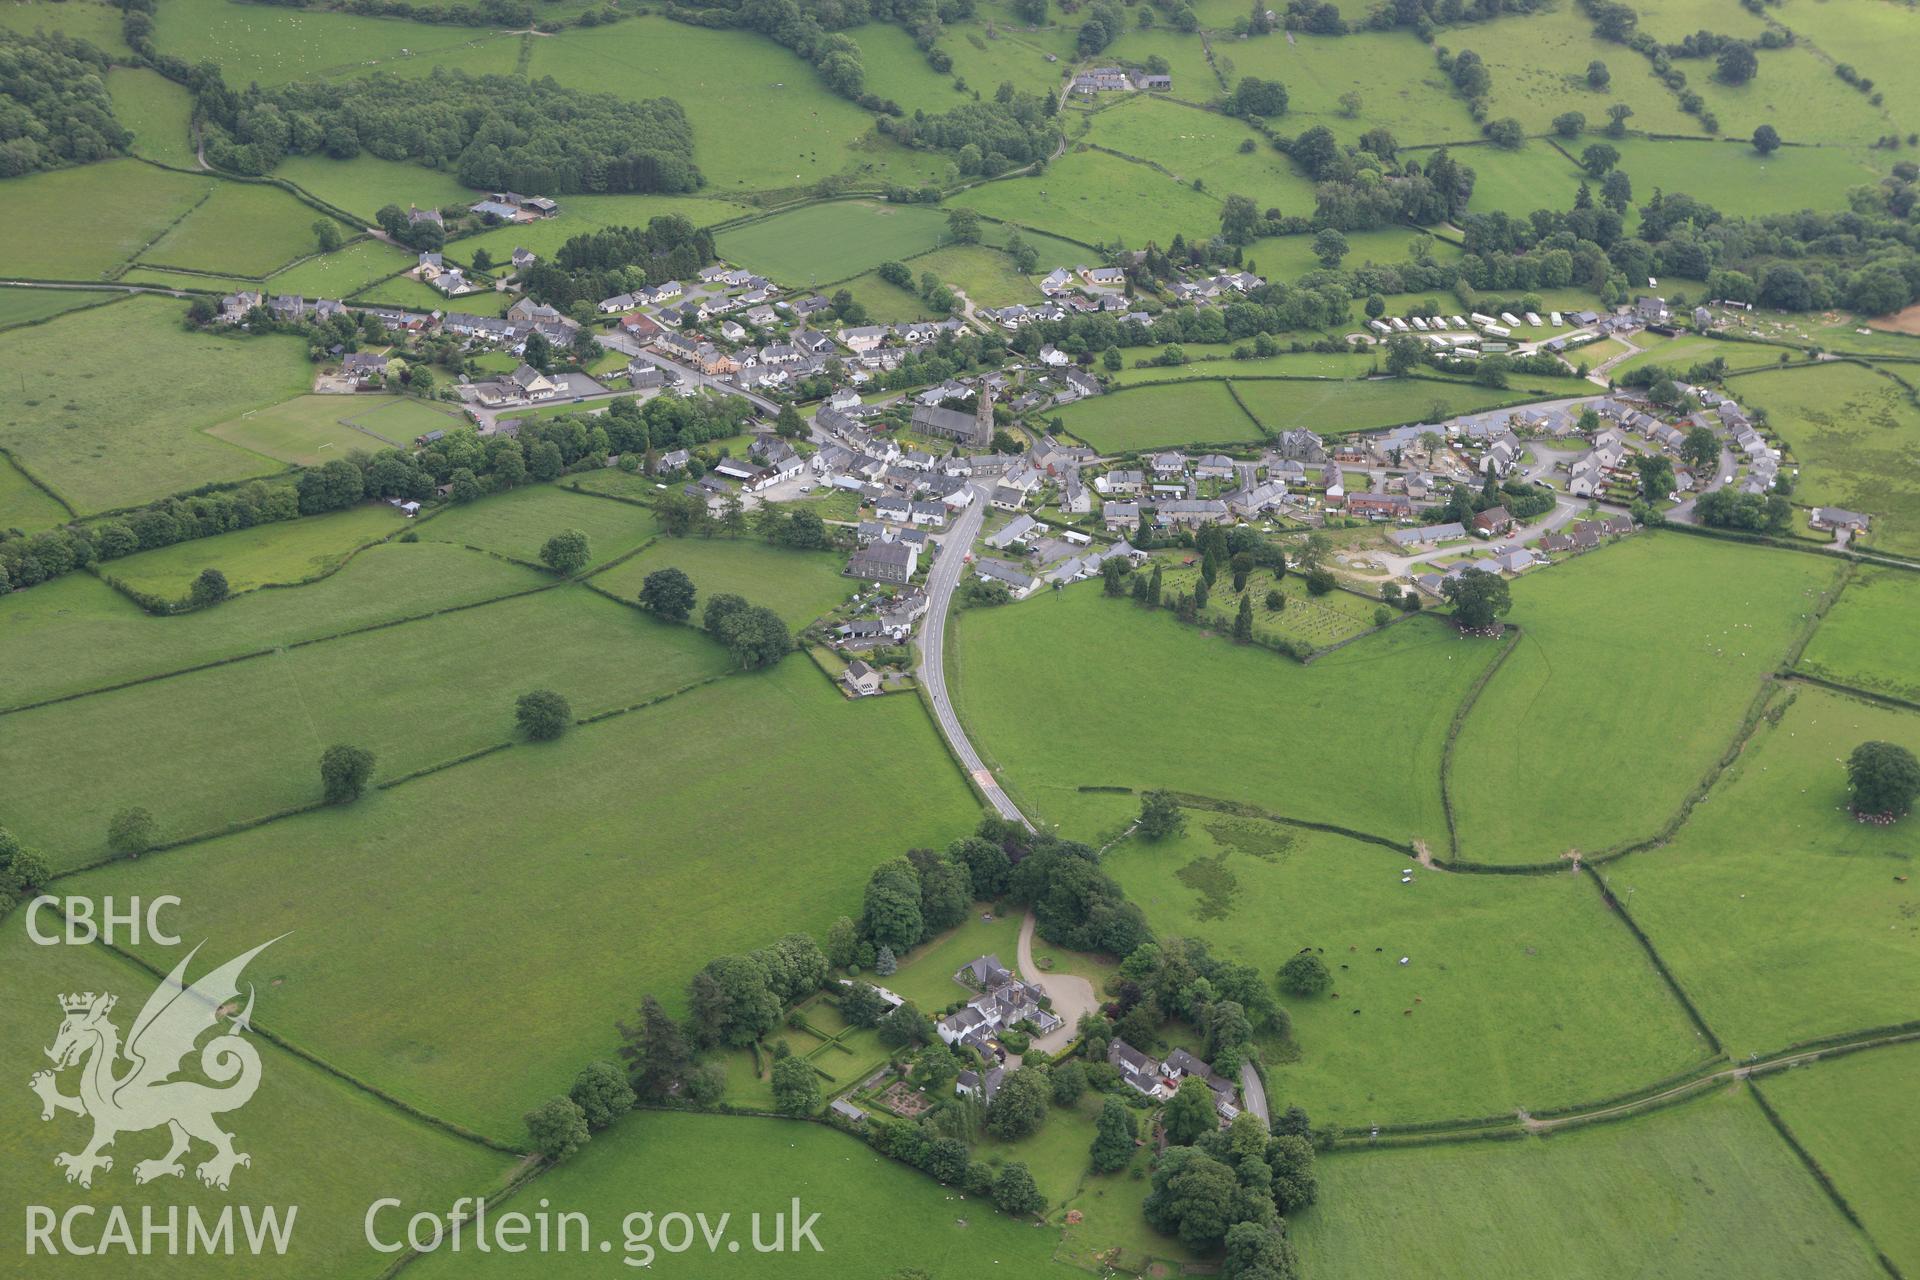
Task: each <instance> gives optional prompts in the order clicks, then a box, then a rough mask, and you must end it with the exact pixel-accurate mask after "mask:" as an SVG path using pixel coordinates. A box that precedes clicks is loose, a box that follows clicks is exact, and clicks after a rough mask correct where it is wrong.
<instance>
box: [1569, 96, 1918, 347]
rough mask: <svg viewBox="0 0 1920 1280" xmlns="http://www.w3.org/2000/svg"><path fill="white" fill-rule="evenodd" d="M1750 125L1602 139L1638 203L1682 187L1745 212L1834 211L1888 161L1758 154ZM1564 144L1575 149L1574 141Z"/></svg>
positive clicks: (1865, 155)
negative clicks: (1718, 135)
mask: <svg viewBox="0 0 1920 1280" xmlns="http://www.w3.org/2000/svg"><path fill="white" fill-rule="evenodd" d="M1834 83H1835V84H1838V83H1839V81H1837V80H1836V81H1834ZM1849 92H1851V90H1849ZM1777 127H1778V128H1779V129H1780V130H1781V136H1783V137H1785V136H1788V135H1787V132H1786V130H1787V126H1786V125H1784V124H1783V125H1778V126H1777ZM1727 132H1728V133H1729V134H1732V133H1733V131H1732V130H1731V129H1729V130H1728V131H1727ZM1752 132H1753V130H1752V128H1751V127H1749V128H1748V129H1747V130H1746V131H1745V132H1743V133H1740V134H1738V135H1736V136H1731V137H1729V138H1727V139H1726V140H1725V141H1722V142H1698V141H1692V140H1688V139H1682V138H1661V139H1653V138H1622V139H1620V140H1618V141H1614V140H1612V139H1607V140H1606V141H1607V142H1608V145H1610V146H1612V147H1613V148H1614V149H1615V150H1617V151H1619V152H1620V167H1621V168H1622V169H1624V170H1626V172H1627V176H1628V177H1630V178H1631V179H1633V192H1634V197H1635V205H1636V208H1637V206H1638V204H1639V202H1640V201H1643V200H1645V199H1646V198H1647V197H1649V196H1651V195H1652V194H1653V191H1654V188H1655V187H1658V188H1660V189H1661V190H1663V191H1684V192H1686V193H1688V194H1689V195H1692V196H1695V197H1698V198H1699V199H1701V200H1704V201H1705V202H1706V203H1708V204H1710V205H1712V206H1713V207H1714V208H1716V209H1720V210H1723V211H1729V212H1738V213H1740V214H1742V215H1745V216H1748V217H1752V216H1755V215H1759V214H1766V213H1798V212H1799V211H1800V210H1802V209H1818V210H1822V211H1826V212H1834V211H1839V210H1844V209H1846V208H1848V204H1847V191H1848V190H1849V189H1850V188H1853V187H1858V186H1862V185H1867V184H1871V183H1875V182H1878V181H1879V180H1880V178H1881V177H1882V175H1883V174H1884V173H1885V172H1886V170H1887V168H1888V167H1889V165H1890V164H1891V161H1890V160H1881V159H1876V157H1880V156H1885V155H1886V154H1887V153H1885V152H1876V151H1869V150H1867V149H1865V148H1863V147H1859V146H1820V147H1782V148H1781V149H1780V150H1778V151H1776V152H1774V153H1773V154H1772V155H1770V156H1763V155H1761V154H1760V153H1759V152H1758V151H1755V150H1754V149H1753V146H1752V144H1751V143H1750V142H1748V141H1747V138H1748V137H1749V136H1750V135H1751V134H1752ZM1569 145H1570V147H1572V150H1573V152H1574V154H1576V155H1578V154H1579V148H1578V147H1577V146H1572V144H1569ZM1635 217H1636V218H1637V217H1638V214H1637V213H1636V214H1635ZM1809 318H1810V319H1811V318H1813V317H1809Z"/></svg>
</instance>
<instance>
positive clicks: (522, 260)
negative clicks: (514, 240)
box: [513, 249, 540, 271]
mask: <svg viewBox="0 0 1920 1280" xmlns="http://www.w3.org/2000/svg"><path fill="white" fill-rule="evenodd" d="M538 261H540V256H539V255H538V254H536V253H535V252H534V251H533V250H531V249H515V250H514V251H513V269H514V270H515V271H525V270H526V269H527V268H528V267H531V266H532V265H533V264H534V263H536V262H538Z"/></svg>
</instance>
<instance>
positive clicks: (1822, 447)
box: [1727, 363, 1920, 556]
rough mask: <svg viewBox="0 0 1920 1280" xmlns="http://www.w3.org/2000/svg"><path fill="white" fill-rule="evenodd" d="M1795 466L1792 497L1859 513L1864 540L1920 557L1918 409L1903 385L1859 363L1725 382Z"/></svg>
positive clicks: (1779, 371) (1919, 430) (1875, 545)
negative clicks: (1912, 463) (1758, 414)
mask: <svg viewBox="0 0 1920 1280" xmlns="http://www.w3.org/2000/svg"><path fill="white" fill-rule="evenodd" d="M1727 390H1728V391H1729V392H1730V393H1732V394H1733V395H1734V396H1736V397H1738V398H1739V400H1740V402H1741V403H1742V404H1745V405H1747V406H1749V407H1750V408H1753V407H1757V408H1762V409H1765V410H1766V411H1767V425H1768V426H1769V427H1770V428H1771V429H1772V430H1773V431H1774V432H1775V433H1777V434H1778V435H1779V436H1780V438H1781V439H1782V440H1784V441H1785V442H1786V443H1787V445H1788V446H1789V447H1790V448H1791V449H1792V450H1793V459H1794V461H1795V462H1797V463H1799V464H1800V479H1799V483H1798V484H1797V485H1796V486H1795V487H1794V495H1793V496H1794V501H1795V502H1797V503H1801V504H1803V505H1806V506H1816V507H1818V506H1836V507H1844V508H1846V509H1847V510H1849V511H1864V512H1866V513H1868V514H1869V515H1871V516H1872V517H1873V528H1872V530H1871V531H1870V532H1869V533H1868V535H1867V536H1866V537H1865V538H1864V539H1862V545H1863V546H1867V547H1878V548H1883V549H1885V550H1887V551H1893V552H1897V553H1900V554H1903V555H1909V556H1913V555H1920V479H1915V477H1914V475H1913V471H1912V468H1911V467H1909V466H1908V465H1907V462H1908V459H1909V458H1910V457H1911V456H1912V454H1913V447H1914V446H1913V442H1914V440H1915V439H1916V438H1920V409H1916V408H1915V407H1914V403H1913V397H1912V395H1911V393H1909V392H1908V391H1907V390H1906V388H1904V387H1902V386H1901V385H1900V384H1899V383H1898V382H1895V381H1894V380H1893V379H1892V378H1890V377H1888V376H1886V375H1885V374H1881V373H1877V372H1875V371H1874V370H1872V369H1869V368H1867V367H1865V366H1863V365H1857V364H1845V363H1841V364H1821V365H1814V366H1811V367H1809V368H1800V369H1786V370H1776V371H1772V372H1767V373H1754V374H1747V375H1745V376H1743V377H1739V378H1735V379H1732V380H1730V381H1729V382H1728V383H1727Z"/></svg>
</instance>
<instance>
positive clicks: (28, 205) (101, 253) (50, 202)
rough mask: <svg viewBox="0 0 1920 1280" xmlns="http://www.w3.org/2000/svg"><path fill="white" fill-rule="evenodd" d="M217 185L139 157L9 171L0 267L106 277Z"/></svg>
mask: <svg viewBox="0 0 1920 1280" xmlns="http://www.w3.org/2000/svg"><path fill="white" fill-rule="evenodd" d="M0 8H4V6H0ZM214 186H215V183H214V181H213V179H211V178H196V177H192V176H189V175H187V174H184V173H169V172H168V171H167V170H165V169H156V168H154V167H153V166H152V165H150V164H141V163H140V162H139V161H138V160H103V161H101V162H100V163H98V164H89V165H81V166H80V167H78V168H74V169H54V170H50V171H48V172H46V173H35V174H29V175H28V176H26V177H24V178H9V179H8V180H7V219H8V225H7V234H6V235H5V236H3V237H0V273H4V274H6V275H7V276H9V277H14V276H18V277H24V278H26V279H29V280H103V279H106V278H107V277H108V276H110V275H111V274H112V273H113V269H114V268H115V267H118V266H120V265H121V264H122V263H124V262H127V261H128V260H130V259H131V258H133V257H135V256H136V255H137V254H139V253H140V252H141V250H143V249H145V248H146V247H147V246H148V245H149V244H151V243H153V241H155V240H156V239H158V238H160V236H162V235H163V234H165V233H166V231H167V229H168V228H169V227H171V226H173V224H174V223H176V222H178V221H179V220H180V219H181V218H182V217H183V216H185V215H186V214H187V213H188V212H189V211H190V210H192V209H193V208H194V207H195V206H196V205H198V204H199V203H200V201H201V200H203V199H205V198H206V197H207V196H209V195H210V194H211V193H212V190H213V188H214Z"/></svg>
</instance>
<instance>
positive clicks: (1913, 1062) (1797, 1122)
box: [1760, 1044, 1920, 1271]
mask: <svg viewBox="0 0 1920 1280" xmlns="http://www.w3.org/2000/svg"><path fill="white" fill-rule="evenodd" d="M1917 1076H1920V1045H1912V1044H1905V1045H1896V1046H1894V1047H1892V1048H1887V1049H1879V1050H1875V1051H1873V1052H1871V1053H1856V1054H1852V1055H1850V1056H1848V1057H1845V1058H1836V1059H1834V1060H1833V1061H1831V1062H1822V1063H1820V1064H1818V1066H1817V1067H1815V1068H1814V1069H1812V1070H1795V1071H1788V1072H1786V1073H1784V1074H1782V1075H1774V1076H1768V1077H1766V1078H1765V1080H1764V1081H1763V1082H1762V1084H1761V1086H1760V1087H1761V1091H1762V1092H1763V1093H1764V1094H1765V1095H1766V1098H1767V1101H1768V1102H1771V1103H1772V1104H1773V1107H1774V1110H1776V1111H1778V1112H1779V1113H1780V1118H1781V1119H1782V1120H1784V1121H1785V1122H1786V1125H1787V1128H1789V1129H1791V1130H1792V1131H1793V1136H1794V1137H1795V1138H1797V1139H1799V1141H1800V1143H1801V1145H1803V1146H1805V1147H1806V1148H1807V1151H1808V1153H1809V1154H1811V1155H1812V1156H1813V1158H1814V1159H1815V1160H1816V1161H1818V1162H1819V1164H1820V1167H1821V1168H1822V1169H1824V1170H1825V1171H1826V1174H1827V1176H1828V1177H1830V1178H1832V1179H1833V1181H1834V1185H1835V1186H1836V1187H1837V1188H1838V1189H1839V1192H1840V1194H1841V1195H1842V1196H1843V1197H1845V1198H1846V1201H1847V1203H1848V1204H1850V1205H1852V1206H1853V1210H1854V1212H1855V1213H1857V1214H1859V1215H1860V1219H1861V1221H1862V1223H1864V1224H1865V1226H1866V1228H1867V1234H1868V1235H1870V1236H1871V1237H1872V1238H1873V1241H1874V1243H1875V1244H1877V1245H1879V1246H1880V1249H1881V1250H1882V1251H1883V1252H1884V1253H1885V1254H1886V1255H1887V1256H1888V1257H1890V1258H1892V1259H1893V1261H1894V1264H1895V1265H1896V1266H1898V1267H1900V1268H1901V1269H1902V1270H1906V1271H1911V1270H1914V1269H1916V1268H1920V1223H1916V1222H1915V1221H1914V1218H1913V1215H1912V1214H1911V1213H1909V1212H1907V1197H1906V1195H1905V1194H1904V1192H1903V1190H1902V1189H1903V1188H1904V1187H1906V1186H1907V1185H1908V1182H1909V1179H1908V1171H1909V1170H1910V1169H1911V1168H1912V1164H1913V1151H1914V1149H1915V1148H1916V1147H1920V1118H1916V1116H1915V1114H1914V1110H1913V1108H1912V1107H1910V1106H1908V1105H1907V1099H1908V1097H1909V1095H1910V1094H1911V1093H1912V1088H1913V1081H1914V1080H1915V1078H1916V1077H1917Z"/></svg>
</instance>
